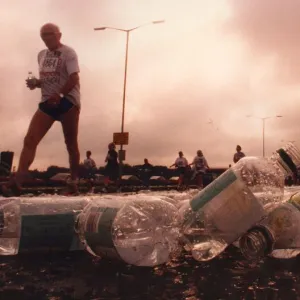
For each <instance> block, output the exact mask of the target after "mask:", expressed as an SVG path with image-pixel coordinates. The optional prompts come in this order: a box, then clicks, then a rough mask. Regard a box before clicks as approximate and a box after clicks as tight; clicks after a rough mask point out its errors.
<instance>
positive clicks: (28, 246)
mask: <svg viewBox="0 0 300 300" xmlns="http://www.w3.org/2000/svg"><path fill="white" fill-rule="evenodd" d="M74 224H75V214H74V213H66V214H53V215H23V216H22V219H21V237H20V244H19V253H22V252H30V251H75V250H83V249H84V247H83V245H82V243H80V241H79V238H78V237H77V235H76V233H75V232H74Z"/></svg>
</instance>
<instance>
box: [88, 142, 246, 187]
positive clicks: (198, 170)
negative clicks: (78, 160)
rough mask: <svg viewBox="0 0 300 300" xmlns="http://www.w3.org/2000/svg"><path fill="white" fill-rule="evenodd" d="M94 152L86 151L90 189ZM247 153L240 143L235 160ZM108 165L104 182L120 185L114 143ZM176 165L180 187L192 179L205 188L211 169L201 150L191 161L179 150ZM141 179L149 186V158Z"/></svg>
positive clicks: (107, 161) (150, 165) (108, 155)
mask: <svg viewBox="0 0 300 300" xmlns="http://www.w3.org/2000/svg"><path fill="white" fill-rule="evenodd" d="M91 154H92V152H91V151H90V150H88V151H87V152H86V159H85V160H84V161H83V167H84V175H83V178H85V179H86V180H87V182H88V185H89V187H90V189H91V190H92V189H93V184H92V182H93V180H94V178H95V172H96V170H97V166H96V163H95V161H94V159H92V157H91ZM244 156H245V154H244V153H243V152H242V148H241V146H240V145H237V146H236V153H235V154H234V156H233V162H234V163H237V162H238V161H239V160H240V159H241V158H243V157H244ZM105 162H106V166H105V169H104V173H105V174H104V175H105V180H104V184H105V186H107V185H108V184H110V183H112V182H113V183H115V184H116V185H118V183H119V179H120V178H119V177H120V164H119V160H118V152H117V151H116V146H115V144H114V143H110V144H109V145H108V152H107V155H106V158H105ZM173 167H175V168H176V169H177V173H178V175H179V179H178V188H183V187H185V186H188V184H189V182H190V181H191V180H196V182H197V186H198V187H199V188H203V176H204V175H205V174H206V173H207V171H208V170H209V166H208V163H207V160H206V158H205V157H204V154H203V152H202V151H201V150H198V151H197V153H196V156H195V157H194V159H193V161H192V162H191V163H188V160H187V159H186V158H185V157H184V154H183V152H182V151H179V152H178V157H177V158H176V159H175V162H174V163H173V164H172V165H170V167H169V168H173ZM141 171H142V173H141V176H140V177H141V179H142V181H143V182H144V184H145V186H149V179H150V177H151V175H152V171H153V165H152V164H150V163H149V161H148V159H147V158H145V159H144V164H143V165H142V166H141Z"/></svg>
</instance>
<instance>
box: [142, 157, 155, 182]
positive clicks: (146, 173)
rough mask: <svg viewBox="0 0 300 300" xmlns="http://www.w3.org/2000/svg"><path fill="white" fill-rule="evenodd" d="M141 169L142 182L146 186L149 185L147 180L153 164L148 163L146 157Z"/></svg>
mask: <svg viewBox="0 0 300 300" xmlns="http://www.w3.org/2000/svg"><path fill="white" fill-rule="evenodd" d="M142 170H143V182H144V184H145V186H146V187H149V180H150V177H151V175H152V171H153V166H152V165H151V164H150V163H149V161H148V159H147V158H145V159H144V164H143V165H142Z"/></svg>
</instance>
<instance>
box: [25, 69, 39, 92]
mask: <svg viewBox="0 0 300 300" xmlns="http://www.w3.org/2000/svg"><path fill="white" fill-rule="evenodd" d="M27 81H28V83H29V86H30V89H33V88H34V87H35V85H36V83H37V80H36V78H35V76H34V75H33V74H32V72H28V77H27Z"/></svg>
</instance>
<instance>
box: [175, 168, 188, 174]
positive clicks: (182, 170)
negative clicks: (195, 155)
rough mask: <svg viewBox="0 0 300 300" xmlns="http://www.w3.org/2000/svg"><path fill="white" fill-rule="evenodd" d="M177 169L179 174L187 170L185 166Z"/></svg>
mask: <svg viewBox="0 0 300 300" xmlns="http://www.w3.org/2000/svg"><path fill="white" fill-rule="evenodd" d="M177 170H178V173H179V174H180V175H184V174H185V173H186V171H187V167H179V168H178V169H177Z"/></svg>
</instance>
